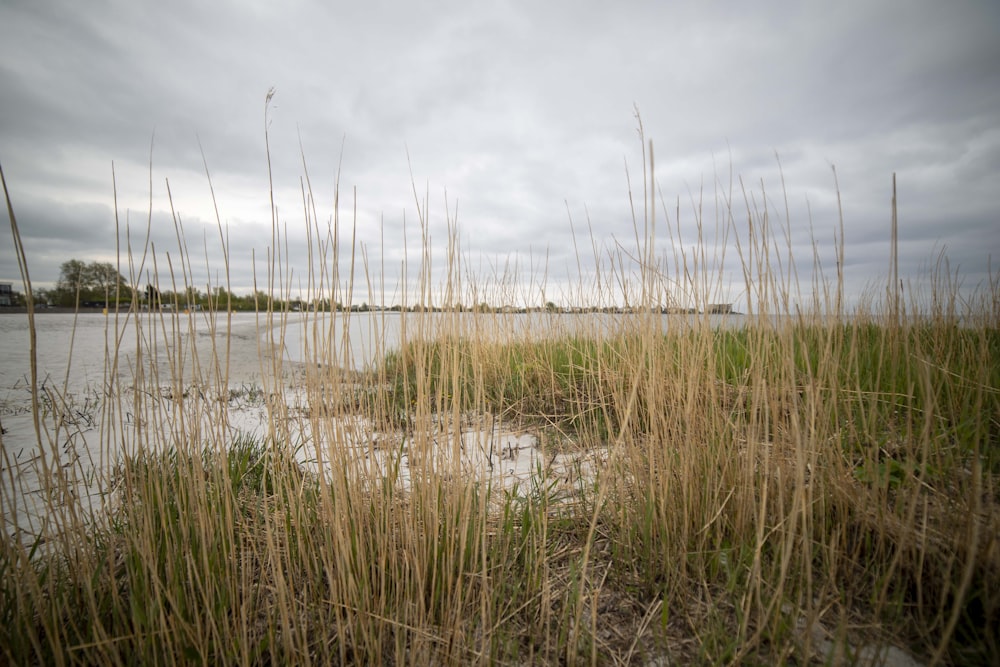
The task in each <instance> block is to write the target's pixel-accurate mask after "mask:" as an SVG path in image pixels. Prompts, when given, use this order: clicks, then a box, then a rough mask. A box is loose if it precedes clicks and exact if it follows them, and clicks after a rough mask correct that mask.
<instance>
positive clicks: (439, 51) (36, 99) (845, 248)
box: [0, 0, 1000, 309]
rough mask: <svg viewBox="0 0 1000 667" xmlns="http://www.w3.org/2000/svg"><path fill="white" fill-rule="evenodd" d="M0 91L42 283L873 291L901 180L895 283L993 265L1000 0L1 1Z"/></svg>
mask: <svg viewBox="0 0 1000 667" xmlns="http://www.w3.org/2000/svg"><path fill="white" fill-rule="evenodd" d="M0 90H2V91H3V92H2V94H0V165H2V167H3V172H4V176H5V178H6V182H7V185H8V187H9V189H10V195H11V200H12V204H13V207H14V212H15V215H16V219H17V224H18V227H19V230H20V236H21V239H22V242H23V245H24V249H25V253H26V256H27V263H28V269H29V272H30V277H31V280H32V282H33V285H34V286H36V287H42V288H46V287H51V286H53V285H54V283H55V281H56V280H57V279H58V278H59V267H60V264H61V263H62V262H64V261H66V260H68V259H81V260H84V261H88V262H90V261H111V262H120V265H121V268H122V273H123V275H125V276H126V277H127V278H128V279H129V280H130V282H132V283H133V284H136V285H140V286H142V285H145V284H146V283H147V282H151V281H152V282H159V284H160V285H161V287H169V286H170V285H171V284H183V283H184V282H185V277H186V279H187V282H188V283H189V284H192V285H194V286H196V287H198V288H200V289H201V290H202V291H204V290H205V289H208V288H209V287H214V286H218V285H223V286H224V285H229V286H230V288H231V289H232V290H233V291H235V292H237V293H246V292H250V291H251V290H253V289H254V288H255V287H256V288H257V289H263V290H267V289H269V288H270V286H271V285H272V284H273V285H274V289H277V290H284V291H287V292H288V293H291V294H292V295H293V296H294V295H300V294H301V295H306V294H308V293H310V290H313V291H314V290H315V289H316V288H317V287H318V286H319V283H320V281H321V280H322V283H323V286H322V287H323V289H324V290H325V291H326V293H327V294H331V293H332V294H334V295H335V296H336V297H337V299H336V300H339V301H343V302H348V301H352V302H354V303H360V302H372V303H379V302H381V303H385V304H386V305H389V304H391V303H399V302H401V301H406V302H408V303H414V302H416V301H419V300H420V299H421V288H420V285H421V276H425V280H424V283H423V284H424V285H425V287H426V289H425V297H424V298H426V295H428V294H429V295H430V298H431V299H432V300H433V301H434V302H435V303H437V304H440V303H442V302H448V301H454V300H458V301H463V302H466V303H468V302H471V301H479V300H480V299H481V300H486V301H490V302H492V303H496V302H500V301H503V302H509V303H512V304H513V303H518V304H528V305H532V304H534V305H537V304H540V303H544V302H547V301H552V302H554V303H557V304H560V305H572V304H575V303H579V302H583V301H587V300H592V301H595V302H613V303H621V302H623V301H624V302H629V303H635V302H637V301H641V299H642V298H643V296H642V295H643V286H644V285H651V284H655V286H654V287H652V288H651V290H652V291H651V292H650V294H652V295H653V297H652V298H653V299H654V300H655V301H657V302H670V303H674V304H677V305H683V306H690V305H697V304H698V303H702V302H732V303H734V304H736V307H737V308H738V309H745V308H747V307H748V306H750V307H752V302H753V301H754V300H755V299H756V300H759V299H761V298H764V299H767V298H771V297H770V296H769V295H773V294H774V293H775V292H774V286H773V285H770V283H769V281H767V280H762V279H760V277H759V276H760V273H761V271H762V269H761V265H762V264H763V265H764V266H765V269H767V270H766V271H765V272H766V273H769V274H770V277H771V278H772V280H773V281H774V282H776V283H777V284H778V292H787V293H789V294H790V302H791V303H792V304H793V305H794V304H799V303H800V302H801V303H807V302H809V301H810V299H812V295H813V293H814V291H815V292H816V293H829V290H834V291H835V290H836V285H837V280H838V275H840V276H842V280H843V282H842V287H843V292H844V294H845V298H846V299H847V300H848V301H849V302H852V303H857V302H858V301H859V300H860V301H862V302H864V301H865V300H866V299H871V298H873V297H872V295H873V294H874V295H876V296H877V295H879V294H881V293H882V292H884V290H885V286H886V281H887V279H888V276H889V266H890V255H891V244H890V238H891V220H892V208H891V200H892V192H893V190H892V179H893V174H895V176H896V183H897V211H898V237H897V238H898V245H897V248H898V262H899V275H900V278H901V280H902V281H903V283H904V290H909V291H908V292H906V293H908V294H910V293H920V290H921V289H924V288H926V287H927V286H928V285H929V284H930V283H931V282H932V278H933V277H934V276H937V278H938V280H941V279H942V278H948V277H949V276H950V280H952V281H953V282H954V283H956V285H957V287H956V290H957V291H958V292H959V293H960V294H963V295H964V294H972V293H974V292H975V290H976V289H977V288H979V289H981V288H982V287H983V286H984V285H987V284H988V283H989V281H990V280H991V276H992V280H994V281H995V280H996V277H995V276H997V275H998V274H997V268H996V262H997V261H998V260H1000V233H998V231H1000V3H997V2H994V1H993V0H978V1H973V0H969V1H966V0H959V1H957V2H952V3H942V2H938V1H937V0H912V1H905V2H903V1H898V2H885V1H881V0H864V1H861V2H858V1H855V0H846V1H843V2H787V3H786V2H760V3H746V2H640V1H632V2H629V1H622V2H615V3H607V2H588V1H575V2H567V1H562V0H557V1H553V2H542V1H539V0H531V1H524V2H521V1H517V0H510V1H497V2H484V3H473V2H442V1H431V2H420V3H416V2H401V1H386V0H376V1H372V2H340V1H336V0H334V1H328V2H322V1H313V0H285V1H283V2H280V3H279V2H265V1H264V0H217V1H215V2H210V3H209V2H201V0H160V1H159V2H155V3H153V2H135V1H132V0H121V1H117V0H94V1H92V2H86V3H83V2H75V1H69V0H66V1H62V2H58V1H44V0H0ZM271 92H273V95H270V93H271ZM213 192H214V201H213V196H212V195H213ZM304 192H305V193H307V194H308V196H305V197H304V195H303V193H304ZM272 200H273V201H272ZM3 237H6V238H8V239H10V238H11V236H10V234H9V232H7V231H4V232H3ZM179 237H180V241H179ZM332 239H336V241H337V244H336V247H334V245H333V244H332V242H331V240H332ZM449 247H450V248H451V250H449ZM841 247H842V256H841V250H840V249H841ZM352 250H353V252H352ZM335 251H336V252H335ZM450 258H451V261H449V259H450ZM227 259H228V262H227V261H226V260H227ZM352 261H353V272H352ZM310 267H311V269H312V270H310ZM449 267H450V269H449ZM641 267H645V269H646V270H645V272H643V271H642V270H641ZM171 269H172V272H173V276H172V277H171V272H170V270H171ZM227 270H228V277H227ZM449 271H450V272H449ZM269 273H270V274H271V276H272V277H274V276H276V278H273V281H272V278H269ZM351 276H353V277H354V279H353V291H350V292H349V291H348V285H349V284H350V283H351V282H352V281H351ZM427 276H429V277H427ZM643 276H646V277H647V278H648V280H644V278H643ZM171 281H173V282H171ZM0 282H12V283H14V288H15V289H16V290H18V291H23V283H22V279H21V275H20V271H19V269H18V264H17V259H16V255H15V253H14V247H13V243H10V242H8V241H0ZM449 282H450V284H452V285H453V286H455V287H456V289H457V291H456V293H452V294H448V293H446V289H445V286H446V285H447V284H449ZM310 285H312V287H311V286H310Z"/></svg>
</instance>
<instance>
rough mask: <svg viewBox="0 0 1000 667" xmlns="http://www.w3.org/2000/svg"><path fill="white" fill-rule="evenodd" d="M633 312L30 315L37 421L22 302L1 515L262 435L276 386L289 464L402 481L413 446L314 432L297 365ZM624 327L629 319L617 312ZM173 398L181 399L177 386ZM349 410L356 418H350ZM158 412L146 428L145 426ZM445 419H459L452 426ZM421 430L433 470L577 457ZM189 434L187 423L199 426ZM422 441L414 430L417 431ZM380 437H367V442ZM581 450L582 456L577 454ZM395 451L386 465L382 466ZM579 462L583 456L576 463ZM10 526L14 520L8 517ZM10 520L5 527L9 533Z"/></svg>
mask: <svg viewBox="0 0 1000 667" xmlns="http://www.w3.org/2000/svg"><path fill="white" fill-rule="evenodd" d="M634 317H635V316H620V315H610V314H578V315H577V314H561V313H553V314H550V313H532V314H520V313H495V314H493V313H491V314H484V315H477V314H472V313H433V314H429V315H428V314H424V315H416V314H400V313H391V312H371V313H319V314H315V313H287V314H284V315H278V314H275V315H271V316H268V315H267V314H263V313H262V314H257V313H236V314H232V315H227V314H225V313H223V314H217V315H214V316H213V315H212V314H210V313H204V312H194V313H190V314H188V313H171V314H165V315H160V314H151V313H135V314H130V313H123V314H118V315H115V314H113V313H112V314H109V315H103V314H101V313H81V314H79V315H74V314H64V313H39V314H38V315H37V316H36V317H35V327H36V331H37V337H36V349H37V368H38V374H37V375H38V388H39V391H38V393H37V394H35V396H37V398H38V401H39V405H40V406H41V407H40V413H39V416H40V418H41V419H40V427H41V428H40V430H39V431H36V427H35V423H34V418H33V414H32V389H31V387H32V384H31V372H30V368H31V361H30V358H31V357H30V346H29V325H28V318H27V315H25V314H23V313H0V426H2V429H3V432H2V433H0V445H2V454H3V457H2V460H0V480H2V489H0V515H2V523H3V526H4V528H5V530H6V532H8V534H12V533H13V532H21V531H25V532H27V533H29V534H31V533H36V534H37V531H38V530H39V529H40V526H41V525H43V524H44V523H45V522H46V519H47V517H48V512H49V510H48V509H47V508H48V507H49V506H50V503H51V502H52V500H50V499H49V498H48V497H47V494H48V493H49V492H50V491H51V490H53V489H57V490H66V489H69V490H70V491H71V493H73V494H74V495H75V496H76V497H77V498H78V499H79V500H80V501H81V503H82V507H84V508H85V509H86V508H89V507H96V506H98V505H99V503H100V502H101V501H102V498H103V496H102V492H103V488H102V485H103V484H104V483H105V482H106V480H107V473H108V472H109V471H110V470H111V469H112V466H113V465H114V463H115V462H116V461H118V460H119V459H120V456H121V454H122V452H124V451H135V450H136V449H142V448H147V447H162V446H169V445H170V444H171V443H174V442H178V441H180V440H182V439H183V440H189V439H191V438H192V437H195V438H198V439H200V440H201V441H206V440H209V441H212V440H214V439H215V438H221V440H218V441H221V442H227V441H229V440H230V439H231V438H232V437H234V436H235V434H237V433H250V434H256V435H258V436H263V435H266V434H267V433H268V432H269V430H270V429H271V428H273V424H272V420H273V419H276V418H277V417H275V416H274V413H272V406H270V405H269V401H272V400H273V399H274V398H275V397H278V398H279V400H280V403H281V405H282V406H284V407H283V408H282V409H281V410H280V411H279V412H280V418H281V419H282V420H284V428H285V429H287V432H288V434H289V437H291V438H292V439H293V440H298V441H300V442H308V443H310V446H309V447H308V448H305V447H304V448H300V449H298V450H297V454H296V456H297V458H298V459H299V462H300V463H301V464H303V465H304V466H306V467H309V468H313V469H315V470H316V471H317V472H323V470H322V468H323V466H322V465H321V464H320V463H318V462H319V461H322V460H324V459H326V458H327V457H326V456H324V454H323V449H324V448H325V447H329V446H336V447H338V448H341V449H343V451H351V452H354V454H355V455H356V456H357V457H358V458H359V460H363V461H366V462H367V463H365V466H366V467H368V468H369V469H370V472H371V474H374V475H376V476H377V475H380V474H384V472H385V471H386V470H387V467H393V468H397V467H398V472H399V476H398V482H399V483H402V484H408V483H409V479H410V475H411V470H413V468H412V466H414V465H415V466H417V467H418V468H419V469H424V467H425V466H426V465H427V463H426V462H425V461H416V462H414V461H412V460H411V459H412V458H413V456H414V452H413V451H411V449H410V446H409V444H407V445H406V446H405V447H404V446H403V443H402V441H400V443H399V444H398V446H397V445H395V444H391V445H388V446H384V445H387V444H388V443H390V441H395V440H398V439H399V434H394V433H376V432H375V431H374V429H373V427H372V426H371V425H370V424H366V423H365V422H364V421H363V420H360V419H355V418H350V417H348V418H344V419H345V420H353V421H352V423H351V424H350V425H348V424H342V425H340V426H338V427H337V428H330V429H328V430H325V432H327V433H332V432H334V431H336V432H338V433H340V434H342V436H341V438H342V439H343V441H342V442H340V441H338V442H337V443H324V442H319V441H318V440H319V439H321V438H322V436H321V435H318V434H315V433H313V432H311V428H312V424H311V422H310V420H309V418H308V414H309V406H308V403H309V400H310V399H309V397H308V396H305V394H304V392H303V390H302V386H301V383H300V382H298V381H297V380H296V379H295V373H296V372H297V371H298V370H299V369H302V368H303V367H304V366H303V365H304V364H309V365H312V364H317V365H320V366H324V367H325V366H337V367H342V368H347V369H353V370H362V369H365V368H371V367H372V366H374V365H376V364H377V363H378V362H379V360H380V359H382V358H383V357H384V355H385V354H386V353H387V352H389V351H391V350H394V349H396V348H398V346H399V344H400V341H402V340H413V339H418V338H419V339H433V338H435V337H438V336H441V335H450V336H455V335H458V336H470V337H475V338H476V339H477V340H480V341H488V340H489V341H497V342H507V341H515V340H524V339H531V338H541V337H557V336H564V335H574V334H586V335H589V336H597V337H601V336H608V335H614V334H615V333H620V332H622V331H623V329H624V328H625V327H628V328H633V327H634V319H633V318H634ZM652 321H653V323H654V324H655V325H657V326H659V327H661V328H662V330H666V328H667V327H677V326H684V327H687V326H691V325H693V324H702V325H704V324H706V323H708V324H709V325H710V326H713V327H718V326H723V327H727V326H739V324H740V322H741V321H742V320H741V318H738V317H733V316H728V317H726V316H712V317H711V318H709V319H708V320H706V319H705V318H701V319H699V318H691V317H685V316H662V317H661V316H653V320H652ZM630 322H631V324H632V326H631V327H630V326H629V324H630ZM179 397H183V400H181V398H179ZM353 422H357V423H353ZM149 423H153V424H155V425H156V426H155V432H152V433H151V432H150V427H149V426H147V424H149ZM456 428H457V429H458V430H457V431H456V430H455V429H456ZM432 430H433V431H434V432H432V433H428V434H423V435H422V436H421V437H422V438H426V439H427V442H430V443H432V444H431V447H430V448H429V450H428V448H427V447H419V448H418V449H419V450H422V451H433V452H434V454H433V457H434V459H435V463H434V464H433V467H434V468H436V469H439V470H448V469H451V470H460V471H461V472H462V474H463V475H473V476H476V477H477V478H483V477H487V476H488V477H490V478H491V479H493V480H494V481H495V482H497V483H498V486H500V487H509V486H511V485H515V484H520V483H529V484H530V483H532V482H531V480H532V479H533V476H534V475H536V474H537V473H538V471H539V470H544V473H545V475H546V476H547V477H550V478H551V479H564V480H566V479H569V478H570V477H572V476H573V472H572V471H573V470H577V471H578V472H579V470H580V469H581V466H583V465H584V464H583V458H584V457H582V455H565V456H558V457H553V458H550V457H549V456H547V455H544V454H543V452H542V450H541V449H540V447H539V444H538V437H537V434H532V433H528V432H524V431H520V430H517V429H511V428H508V427H506V426H504V425H501V424H498V423H490V424H476V423H467V424H464V425H461V426H457V427H456V426H455V425H452V426H449V427H444V426H438V425H435V426H434V427H433V428H432ZM199 434H200V435H199ZM418 439H419V438H418ZM376 441H379V442H381V443H383V444H382V445H379V446H378V447H375V445H374V443H376ZM590 455H593V453H590ZM394 460H395V463H394V462H393V461H394ZM587 465H590V464H587ZM12 527H13V528H12ZM15 529H16V530H15Z"/></svg>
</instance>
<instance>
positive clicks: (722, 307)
mask: <svg viewBox="0 0 1000 667" xmlns="http://www.w3.org/2000/svg"><path fill="white" fill-rule="evenodd" d="M705 312H707V313H708V314H709V315H732V313H733V304H731V303H710V304H708V308H707V309H706V310H705Z"/></svg>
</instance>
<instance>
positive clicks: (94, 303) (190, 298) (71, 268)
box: [10, 259, 734, 315]
mask: <svg viewBox="0 0 1000 667" xmlns="http://www.w3.org/2000/svg"><path fill="white" fill-rule="evenodd" d="M34 300H35V304H36V305H38V306H43V307H44V306H54V307H62V308H108V309H111V308H117V309H119V310H130V309H133V308H135V309H139V310H175V311H184V310H188V311H191V310H213V311H214V310H222V311H225V310H233V311H257V310H261V311H263V310H275V311H293V312H295V311H319V312H331V311H341V312H360V313H366V312H397V313H398V312H501V313H544V312H548V313H567V314H574V313H576V314H580V313H608V314H623V313H640V312H654V313H662V314H667V315H673V314H677V315H693V314H697V313H699V312H707V313H710V314H719V315H727V314H732V313H733V312H734V311H733V309H732V305H731V304H728V303H718V304H708V305H707V306H706V307H705V309H704V311H698V310H696V309H694V308H679V307H672V306H663V307H660V306H652V307H643V306H570V307H564V306H559V305H557V304H555V303H553V302H551V301H549V302H547V303H546V304H545V305H544V306H513V305H491V304H489V303H485V302H481V303H478V304H472V305H464V304H461V303H456V304H451V305H439V306H435V305H425V304H416V305H400V304H395V305H391V306H385V305H375V304H368V303H362V304H360V305H358V304H342V303H340V302H338V301H335V300H331V299H329V298H323V299H312V300H305V299H300V298H292V299H280V298H276V297H274V296H272V295H269V294H267V293H266V292H263V291H260V290H257V291H255V292H253V293H252V294H243V295H240V294H234V293H233V292H231V291H229V290H227V289H226V288H224V287H213V288H211V290H210V291H201V290H199V289H198V288H196V287H186V288H184V289H183V290H179V291H173V290H165V289H160V288H159V287H157V286H155V285H153V284H150V283H147V284H146V285H145V286H142V287H132V286H131V285H129V283H128V281H126V280H125V278H124V277H123V276H122V275H121V273H119V272H118V269H117V268H115V266H114V265H113V264H111V263H110V262H90V263H86V262H83V261H81V260H78V259H71V260H68V261H66V262H63V263H62V265H61V266H60V274H59V280H58V281H57V282H56V286H55V287H53V288H52V289H38V290H34ZM10 305H12V306H24V305H25V303H24V297H23V295H21V294H20V293H18V292H12V293H11V296H10Z"/></svg>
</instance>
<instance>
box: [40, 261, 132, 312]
mask: <svg viewBox="0 0 1000 667" xmlns="http://www.w3.org/2000/svg"><path fill="white" fill-rule="evenodd" d="M127 289H128V285H127V283H126V282H125V278H123V277H122V275H121V274H120V273H118V269H117V268H115V265H114V264H111V263H110V262H91V263H90V264H86V263H84V262H83V261H82V260H79V259H70V260H67V261H65V262H63V263H62V265H61V266H60V267H59V280H58V282H56V288H55V289H54V290H52V292H53V294H52V296H53V297H54V300H55V302H56V303H58V304H59V305H61V306H74V305H76V304H78V303H104V304H107V303H110V302H114V301H117V300H118V299H119V298H120V297H121V296H122V293H123V292H125V291H126V290H127Z"/></svg>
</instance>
